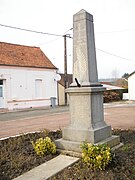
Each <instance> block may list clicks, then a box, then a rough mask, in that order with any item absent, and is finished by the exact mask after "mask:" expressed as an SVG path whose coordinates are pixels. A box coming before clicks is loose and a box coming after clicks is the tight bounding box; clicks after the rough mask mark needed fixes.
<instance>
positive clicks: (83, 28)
mask: <svg viewBox="0 0 135 180" xmlns="http://www.w3.org/2000/svg"><path fill="white" fill-rule="evenodd" d="M104 91H105V88H103V87H102V85H101V84H100V83H99V82H98V73H97V62H96V52H95V39H94V25H93V16H92V15H91V14H89V13H88V12H86V11H85V10H81V11H79V12H78V13H77V14H75V15H74V16H73V83H72V84H71V86H70V87H69V88H68V89H67V90H66V92H67V93H68V94H69V106H70V124H69V126H68V127H66V128H64V129H63V131H62V134H63V137H62V139H60V140H57V141H56V145H57V148H59V149H63V150H68V151H76V152H80V144H81V143H82V142H89V143H92V144H102V143H107V144H108V145H109V146H110V147H113V146H115V145H118V144H119V143H120V140H119V137H118V136H112V131H111V126H108V125H107V124H106V123H105V121H104V111H103V92H104Z"/></svg>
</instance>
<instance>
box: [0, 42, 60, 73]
mask: <svg viewBox="0 0 135 180" xmlns="http://www.w3.org/2000/svg"><path fill="white" fill-rule="evenodd" d="M0 65H9V66H21V67H36V68H48V69H57V68H56V67H55V66H54V65H53V64H52V62H51V61H50V60H49V59H48V57H47V56H46V55H45V54H44V53H43V52H42V51H41V49H40V48H39V47H31V46H23V45H16V44H10V43H5V42H0Z"/></svg>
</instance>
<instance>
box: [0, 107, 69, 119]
mask: <svg viewBox="0 0 135 180" xmlns="http://www.w3.org/2000/svg"><path fill="white" fill-rule="evenodd" d="M68 110H69V107H65V106H61V107H55V108H50V107H47V108H41V109H39V108H38V109H36V108H33V109H24V110H16V111H15V110H14V111H12V112H5V113H0V121H11V120H22V119H28V118H33V117H39V116H45V115H49V114H55V113H62V112H67V111H68Z"/></svg>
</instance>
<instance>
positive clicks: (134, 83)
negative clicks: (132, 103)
mask: <svg viewBox="0 0 135 180" xmlns="http://www.w3.org/2000/svg"><path fill="white" fill-rule="evenodd" d="M128 94H129V100H135V71H134V72H132V73H131V74H130V75H129V77H128Z"/></svg>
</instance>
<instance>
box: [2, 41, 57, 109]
mask: <svg viewBox="0 0 135 180" xmlns="http://www.w3.org/2000/svg"><path fill="white" fill-rule="evenodd" d="M56 76H57V68H56V67H55V66H54V65H53V64H52V63H51V61H50V60H49V59H48V58H47V57H46V55H45V54H44V53H43V52H42V51H41V49H40V48H39V47H30V46H22V45H16V44H10V43H3V42H0V108H7V109H18V108H30V107H41V106H50V105H51V101H50V98H51V97H55V98H57V78H56Z"/></svg>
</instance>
